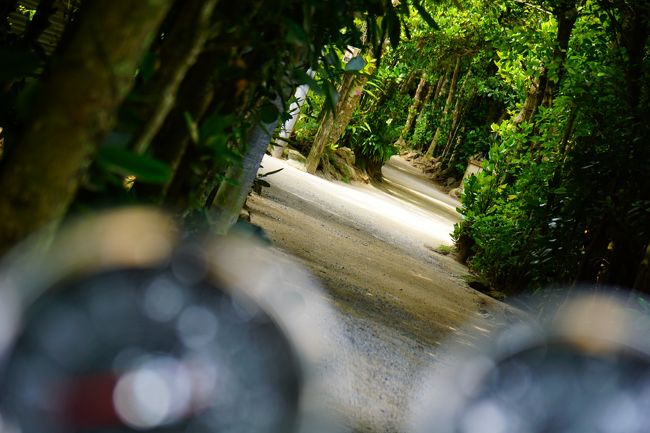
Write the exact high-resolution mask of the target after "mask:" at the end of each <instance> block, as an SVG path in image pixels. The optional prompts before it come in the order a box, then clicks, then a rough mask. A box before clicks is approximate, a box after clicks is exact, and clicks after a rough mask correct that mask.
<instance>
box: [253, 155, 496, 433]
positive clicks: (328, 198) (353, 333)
mask: <svg viewBox="0 0 650 433" xmlns="http://www.w3.org/2000/svg"><path fill="white" fill-rule="evenodd" d="M262 165H263V167H264V168H263V169H262V170H261V171H262V172H267V171H271V170H275V169H278V168H281V167H283V168H284V170H283V171H281V172H280V173H278V174H274V175H272V176H269V177H268V178H267V179H268V181H269V183H271V185H272V186H271V188H267V189H264V191H263V193H262V195H261V196H259V195H254V196H252V197H251V198H250V199H249V201H248V205H249V207H250V210H251V220H252V222H253V223H254V224H257V225H259V226H261V227H262V228H263V229H264V230H265V231H266V232H267V234H268V236H269V238H270V239H271V240H272V242H273V244H274V245H275V247H276V248H278V249H280V250H282V251H284V252H287V253H289V254H291V255H293V256H295V257H297V258H298V259H299V260H300V261H301V262H302V263H303V264H305V265H306V267H307V268H308V269H310V270H311V271H312V273H313V274H314V275H315V276H316V277H317V278H318V279H319V280H320V281H321V282H322V283H323V285H324V286H325V288H326V290H327V293H328V295H329V296H330V297H331V302H332V304H333V305H334V306H335V309H336V310H337V312H338V314H339V319H340V321H341V322H342V324H343V326H342V328H343V330H344V331H343V333H342V334H343V335H338V336H334V337H333V340H335V341H332V350H334V351H337V350H338V351H340V352H342V353H340V354H339V358H338V359H340V362H341V363H342V364H344V365H343V367H344V368H346V369H347V370H348V371H349V372H350V374H351V377H352V378H353V380H352V381H351V383H349V384H347V385H346V386H345V387H343V388H344V389H338V390H334V393H335V394H336V403H337V407H338V410H339V411H340V412H341V413H342V415H343V416H344V417H345V419H346V423H347V424H348V425H350V426H352V427H353V428H355V429H356V430H359V431H373V432H374V431H376V432H393V431H405V428H404V424H405V422H406V421H407V419H408V416H409V415H408V403H409V399H410V396H411V395H412V390H413V388H414V387H415V386H416V385H417V383H418V381H419V380H420V378H421V371H422V370H423V369H429V368H433V367H435V365H437V363H439V362H442V361H441V360H443V359H444V358H445V351H444V349H441V348H440V347H441V345H442V343H444V342H445V341H448V340H450V339H453V340H454V341H455V342H460V343H461V344H468V345H471V344H472V343H473V340H474V339H476V338H478V336H480V335H482V334H487V333H489V332H490V330H491V329H492V328H493V327H494V326H496V325H497V324H498V323H499V322H501V320H502V317H501V313H502V312H503V310H504V307H503V305H502V304H499V303H496V302H495V301H493V300H492V299H491V298H488V297H486V296H484V295H482V294H480V293H478V292H476V291H474V290H473V289H471V288H469V287H468V286H467V285H466V284H465V283H464V280H463V276H464V275H466V273H467V270H466V268H465V267H463V266H461V265H460V264H458V263H456V262H455V261H453V260H451V259H450V258H447V257H444V256H440V255H438V254H436V253H434V252H432V251H431V247H434V246H437V245H440V244H450V243H451V239H450V237H449V233H450V231H451V230H452V229H453V224H454V223H455V222H456V221H457V219H458V215H457V214H455V211H454V210H453V209H454V208H455V206H456V205H457V203H455V202H454V200H453V199H451V198H450V197H448V196H446V195H444V194H442V193H440V192H439V191H437V190H435V188H433V187H432V186H431V184H429V183H427V182H426V181H425V179H423V178H422V177H420V176H419V175H418V173H417V172H414V171H412V168H411V167H409V166H407V165H406V166H405V165H404V164H403V162H402V161H399V160H398V161H395V162H394V163H393V164H391V166H389V167H387V169H385V175H386V176H387V178H388V182H386V185H381V186H380V188H381V189H378V188H376V187H373V186H367V185H360V186H356V185H355V186H351V185H346V184H342V183H335V182H328V181H325V180H323V179H321V178H318V177H315V176H310V175H308V174H306V173H303V172H302V171H300V170H297V169H296V168H294V167H291V166H288V165H287V164H286V162H283V161H279V160H276V159H273V158H270V157H266V158H265V159H264V161H263V163H262ZM468 322H471V323H472V324H473V325H472V326H471V328H472V332H469V333H468V332H466V331H459V329H461V327H467V323H468ZM336 340H338V341H336Z"/></svg>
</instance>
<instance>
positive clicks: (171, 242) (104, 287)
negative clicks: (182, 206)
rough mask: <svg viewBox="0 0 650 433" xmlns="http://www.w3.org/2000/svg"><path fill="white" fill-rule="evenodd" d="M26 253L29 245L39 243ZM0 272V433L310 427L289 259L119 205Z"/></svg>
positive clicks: (310, 394) (302, 280)
mask: <svg viewBox="0 0 650 433" xmlns="http://www.w3.org/2000/svg"><path fill="white" fill-rule="evenodd" d="M35 244H38V242H36V243H35ZM37 251H38V249H37V248H34V247H33V245H32V246H30V245H26V246H23V247H22V249H19V250H17V251H15V252H14V253H13V254H12V255H11V256H9V257H8V258H7V260H5V262H4V264H3V266H2V268H1V269H0V310H1V311H0V355H1V361H2V365H1V367H2V370H1V376H0V432H3V433H4V432H17V431H19V432H23V433H30V432H34V433H46V432H56V433H59V432H60V433H64V432H100V431H101V432H108V431H110V432H127V431H156V432H163V431H164V432H171V431H182V432H188V433H189V432H238V433H239V432H242V433H243V432H251V433H253V432H255V433H263V432H301V431H314V424H320V423H321V420H320V419H317V414H316V411H315V410H314V409H313V405H312V404H311V402H312V401H313V400H314V396H316V395H319V393H320V385H319V383H318V381H317V380H316V379H315V375H314V365H316V363H317V362H319V360H320V359H321V357H322V356H323V350H322V349H323V346H322V343H321V340H320V336H321V334H320V331H319V332H316V333H315V332H314V330H315V329H316V328H318V326H317V325H315V323H314V320H317V319H320V320H327V321H328V322H329V323H330V324H331V326H335V325H334V320H333V319H332V318H331V317H330V312H329V310H328V309H327V307H326V306H325V305H323V303H322V301H320V299H322V298H321V296H320V294H319V293H318V290H317V289H316V288H315V286H314V283H313V281H312V280H310V279H309V277H308V276H307V274H306V273H305V272H304V271H302V269H301V268H299V267H298V266H297V265H295V264H294V263H291V262H290V261H287V260H281V259H278V258H277V257H272V256H271V252H270V251H269V250H268V249H267V248H264V247H262V246H259V245H256V244H254V243H252V242H251V241H243V240H240V239H235V238H230V239H215V238H211V237H205V238H201V239H183V234H182V231H181V230H180V229H179V228H178V227H176V226H175V225H174V224H173V223H172V221H171V220H170V219H169V218H167V217H166V216H164V215H162V214H160V213H158V212H156V211H154V210H150V209H146V208H141V209H137V208H136V209H127V210H118V211H113V212H109V213H106V214H103V215H100V216H96V217H93V218H90V219H87V220H84V221H81V222H79V223H77V224H74V225H72V226H70V227H68V228H67V229H66V230H63V231H62V232H61V234H60V235H59V236H58V237H57V238H56V239H55V241H54V244H53V245H52V246H51V247H50V248H48V251H49V252H48V253H46V254H39V253H38V252H37Z"/></svg>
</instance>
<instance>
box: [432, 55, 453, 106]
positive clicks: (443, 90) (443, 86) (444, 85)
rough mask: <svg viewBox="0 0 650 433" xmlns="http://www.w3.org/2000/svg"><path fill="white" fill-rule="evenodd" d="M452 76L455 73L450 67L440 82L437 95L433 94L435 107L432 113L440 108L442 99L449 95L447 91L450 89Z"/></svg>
mask: <svg viewBox="0 0 650 433" xmlns="http://www.w3.org/2000/svg"><path fill="white" fill-rule="evenodd" d="M452 74H453V71H452V69H451V65H449V66H447V69H446V70H445V74H444V75H443V76H442V77H440V80H439V81H438V85H437V86H436V93H434V94H433V106H432V107H431V111H432V112H434V111H435V110H436V109H437V108H438V103H439V101H440V98H441V97H443V96H445V95H446V94H447V89H448V88H449V82H450V81H451V76H452Z"/></svg>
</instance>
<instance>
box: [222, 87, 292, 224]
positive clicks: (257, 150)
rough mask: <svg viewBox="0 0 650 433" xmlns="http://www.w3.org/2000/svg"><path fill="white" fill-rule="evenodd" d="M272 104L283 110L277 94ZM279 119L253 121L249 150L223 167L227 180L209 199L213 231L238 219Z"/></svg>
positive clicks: (249, 137)
mask: <svg viewBox="0 0 650 433" xmlns="http://www.w3.org/2000/svg"><path fill="white" fill-rule="evenodd" d="M273 104H274V105H275V106H276V107H277V108H278V110H279V111H282V101H281V100H280V97H276V98H275V100H274V101H273ZM278 122H279V118H278V119H276V120H275V121H273V122H271V123H263V122H260V123H258V124H256V125H255V126H254V127H253V129H252V130H251V132H250V133H249V136H248V150H247V151H246V155H245V156H244V161H243V163H242V165H239V164H235V165H232V166H231V167H230V168H228V170H227V171H226V180H224V181H223V182H221V185H220V186H219V190H218V191H217V195H216V196H215V198H214V202H213V203H212V208H213V209H214V210H215V211H217V212H216V218H215V219H214V220H213V221H212V223H213V224H214V225H213V227H212V229H213V230H214V231H215V232H216V233H219V234H225V233H227V232H228V230H230V228H231V227H232V226H233V225H234V224H235V223H236V222H237V218H238V217H239V213H240V212H241V209H242V207H243V206H244V203H245V202H246V197H247V196H248V192H249V191H250V189H251V186H252V185H253V182H254V181H255V177H256V176H257V171H258V170H259V168H260V164H261V163H262V158H263V157H264V152H265V151H266V149H267V148H268V147H269V144H270V143H271V137H272V136H273V131H274V130H275V127H276V126H277V124H278ZM233 181H234V182H233Z"/></svg>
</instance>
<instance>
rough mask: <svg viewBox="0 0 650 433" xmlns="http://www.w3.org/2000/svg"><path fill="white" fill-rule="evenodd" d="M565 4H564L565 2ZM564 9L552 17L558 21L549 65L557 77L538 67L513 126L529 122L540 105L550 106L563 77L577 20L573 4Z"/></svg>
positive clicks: (543, 66)
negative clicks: (537, 73)
mask: <svg viewBox="0 0 650 433" xmlns="http://www.w3.org/2000/svg"><path fill="white" fill-rule="evenodd" d="M565 3H566V2H565ZM571 3H572V4H570V5H568V6H566V5H564V3H562V5H564V7H559V8H558V9H557V10H556V11H555V13H554V15H555V17H556V19H557V21H558V29H557V34H556V37H555V47H554V49H553V53H552V55H551V59H550V63H553V64H554V65H555V66H556V68H555V69H556V70H557V75H556V76H554V77H549V69H548V67H547V66H545V65H542V66H540V74H539V78H532V79H531V83H530V87H529V88H528V92H527V94H526V99H525V101H524V104H523V105H522V107H521V110H520V112H519V114H517V117H515V119H514V120H513V122H512V123H513V124H514V125H519V124H521V123H523V122H530V121H531V120H532V119H533V117H534V116H535V113H536V112H537V109H538V108H539V106H540V105H542V104H544V105H545V106H550V105H551V102H552V100H553V97H554V96H555V92H556V90H557V88H559V86H560V81H561V79H562V77H563V76H564V67H565V63H566V62H565V61H566V52H567V49H568V47H569V40H570V38H571V33H572V31H573V27H574V25H575V22H576V19H577V18H578V10H577V9H576V6H575V2H571Z"/></svg>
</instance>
